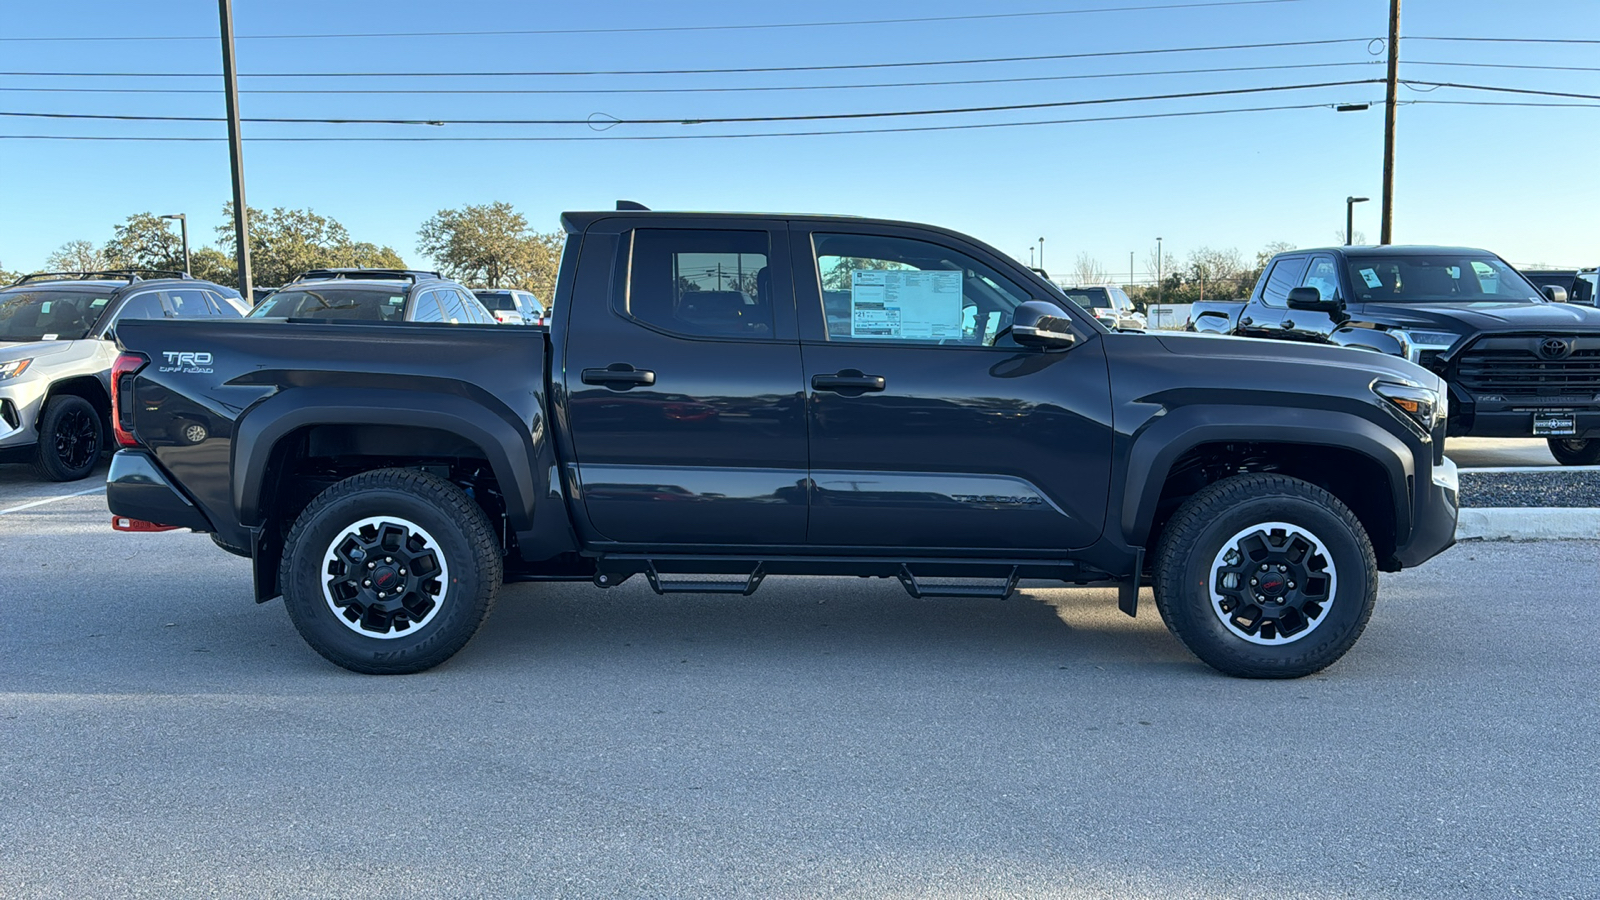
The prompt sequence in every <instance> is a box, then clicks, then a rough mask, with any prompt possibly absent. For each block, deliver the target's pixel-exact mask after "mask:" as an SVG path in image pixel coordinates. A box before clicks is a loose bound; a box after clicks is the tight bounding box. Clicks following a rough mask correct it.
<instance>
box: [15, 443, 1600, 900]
mask: <svg viewBox="0 0 1600 900" xmlns="http://www.w3.org/2000/svg"><path fill="white" fill-rule="evenodd" d="M7 468H10V467H7ZM80 484H85V483H80ZM86 484H87V485H88V489H90V490H92V489H93V487H94V485H93V483H92V482H89V483H86ZM82 489H84V488H79V487H77V486H74V485H66V486H62V485H40V484H37V483H34V482H31V481H29V480H27V479H26V478H23V477H20V476H18V475H16V473H14V472H10V471H0V510H13V509H15V508H16V507H18V506H22V505H24V504H28V503H33V502H35V501H37V500H39V499H42V498H44V497H48V496H53V495H63V494H69V493H71V492H72V491H74V490H82ZM107 519H108V514H107V513H106V511H105V507H104V500H103V498H102V497H101V496H100V495H99V494H97V493H88V494H83V495H80V496H72V497H68V498H67V499H61V500H57V501H54V502H47V503H42V504H39V505H35V506H28V507H27V508H25V509H21V510H19V511H14V512H6V513H5V514H4V515H0V547H3V550H0V773H3V777H0V896H29V897H35V896H41V897H51V896H60V897H81V896H160V897H184V896H275V897H277V896H312V895H326V896H346V897H424V896H426V897H434V896H463V897H465V896H484V897H502V896H547V897H560V896H567V897H596V896H672V897H729V896H777V897H816V896H838V897H880V896H926V897H971V896H990V897H1002V896H1018V897H1030V896H1054V897H1216V896H1229V897H1261V898H1268V897H1270V898H1285V897H1319V898H1320V897H1402V896H1403V897H1462V896H1507V897H1510V896H1527V897H1592V896H1594V895H1595V890H1596V881H1595V875H1594V873H1595V872H1596V871H1600V833H1597V832H1596V830H1595V828H1594V822H1595V821H1597V820H1600V795H1597V794H1596V792H1595V791H1594V790H1593V785H1594V784H1595V783H1596V776H1597V775H1600V766H1597V764H1596V761H1595V759H1596V758H1595V754H1594V752H1593V748H1594V746H1595V743H1596V737H1597V736H1600V710H1597V707H1596V705H1595V703H1594V697H1595V696H1596V693H1597V688H1600V619H1597V617H1595V616H1594V615H1592V610H1591V609H1590V607H1591V606H1592V605H1593V603H1594V602H1595V599H1596V598H1595V593H1594V591H1593V588H1592V586H1593V585H1594V584H1595V582H1596V577H1597V576H1600V543H1596V542H1552V543H1533V544H1510V543H1506V544H1482V543H1478V544H1464V545H1461V546H1458V547H1457V548H1455V549H1454V550H1451V551H1450V552H1449V553H1448V554H1446V555H1445V556H1443V557H1440V558H1439V559H1436V560H1434V561H1433V562H1431V563H1429V564H1428V565H1427V566H1425V567H1423V568H1421V569H1418V570H1414V571H1410V572H1406V573H1402V574H1399V575H1393V576H1385V578H1384V583H1383V587H1382V593H1381V596H1380V602H1379V606H1378V609H1377V612H1376V613H1375V615H1374V617H1373V619H1372V623H1371V626H1370V627H1369V628H1368V630H1367V633H1366V635H1365V637H1364V638H1363V639H1362V640H1361V641H1360V643H1358V644H1357V645H1356V647H1355V649H1354V650H1353V651H1352V652H1351V654H1350V655H1349V656H1347V657H1346V658H1345V659H1344V660H1343V661H1341V662H1340V663H1339V664H1337V665H1335V666H1334V667H1332V668H1330V669H1328V670H1327V671H1325V672H1323V673H1322V674H1320V675H1318V676H1314V677H1312V678H1308V679H1304V680H1300V681H1293V682H1247V681H1238V680H1232V679H1228V678H1224V677H1221V676H1219V675H1217V674H1216V673H1214V672H1212V671H1211V670H1210V669H1208V668H1206V667H1205V666H1204V665H1202V664H1201V663H1199V662H1197V661H1196V660H1194V659H1193V658H1192V657H1190V656H1189V655H1188V653H1187V652H1186V651H1185V650H1184V649H1183V648H1182V647H1181V646H1180V645H1179V644H1178V643H1177V641H1176V640H1175V639H1174V638H1172V637H1171V636H1170V635H1169V634H1168V633H1167V632H1166V630H1165V629H1164V628H1163V627H1162V626H1161V624H1160V622H1159V620H1158V619H1156V618H1155V617H1154V616H1152V615H1150V614H1149V612H1148V606H1147V607H1146V609H1147V612H1146V613H1145V614H1144V615H1142V616H1141V617H1140V618H1138V619H1137V620H1130V619H1127V618H1125V617H1123V616H1121V615H1120V614H1119V613H1117V612H1116V609H1115V601H1114V598H1113V596H1112V595H1111V593H1110V592H1108V591H1098V590H1057V589H1050V590H1031V591H1028V592H1027V593H1026V594H1025V595H1023V596H1022V597H1020V598H1016V599H1013V600H1010V601H1005V602H990V601H963V602H945V601H941V602H930V601H914V600H911V599H909V598H907V597H906V596H905V595H904V593H903V592H901V591H900V589H899V588H898V587H897V586H894V585H893V584H890V583H885V582H878V581H873V582H866V581H858V580H854V579H829V580H813V581H807V580H800V579H773V580H770V581H769V583H768V585H767V586H766V587H764V588H763V589H762V591H761V592H760V593H759V594H757V595H756V596H755V597H753V598H749V599H741V598H727V597H708V596H691V597H675V598H670V599H665V598H659V597H656V596H654V595H652V594H651V593H649V591H648V590H647V589H646V588H645V586H644V585H643V584H640V583H631V584H628V585H626V586H624V587H622V588H620V589H617V590H614V591H610V592H601V591H598V590H596V589H594V588H591V587H588V586H586V585H563V586H533V585H519V586H513V587H511V588H508V589H507V590H506V591H505V592H504V593H503V594H502V598H501V603H500V605H499V606H498V607H497V609H496V611H495V612H494V613H493V614H492V615H491V617H490V620H489V622H488V623H487V624H486V625H485V627H484V630H483V631H482V632H481V633H480V634H479V636H478V638H477V639H476V640H475V641H474V642H473V643H472V644H471V645H469V646H468V648H467V649H466V650H465V651H464V652H462V653H461V654H460V655H458V656H457V657H456V658H455V659H453V660H452V661H451V662H450V663H448V664H446V665H445V666H443V667H441V668H439V669H437V670H434V671H432V672H429V673H425V674H422V675H415V676H409V677H396V678H372V677H362V676H357V675H352V674H350V673H347V672H344V671H343V670H339V669H336V668H334V667H332V666H330V665H328V664H327V663H325V662H324V661H323V660H322V659H321V658H320V657H318V656H316V655H315V654H314V653H313V652H312V651H311V650H309V649H308V648H307V647H306V646H305V645H304V644H303V643H302V642H301V641H300V639H299V637H298V636H297V635H296V634H295V633H294V631H293V629H292V628H291V627H290V624H289V622H288V618H287V616H285V615H284V612H283V610H282V608H281V605H280V604H276V603H274V604H269V605H265V606H257V605H255V604H254V603H252V602H251V599H250V587H249V566H248V563H246V562H245V561H243V560H239V559H235V558H233V557H230V556H226V555H224V554H222V553H221V552H219V551H217V550H215V549H214V548H213V547H212V546H211V544H210V542H209V541H208V540H206V538H204V537H203V536H200V535H194V534H188V533H166V534H151V535H120V534H115V533H112V532H111V531H110V530H109V528H108V526H107ZM1554 582H1560V583H1563V584H1567V585H1578V586H1580V587H1577V588H1571V587H1569V588H1563V589H1559V590H1556V589H1553V588H1552V587H1551V585H1552V583H1554Z"/></svg>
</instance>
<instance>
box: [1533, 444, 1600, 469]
mask: <svg viewBox="0 0 1600 900" xmlns="http://www.w3.org/2000/svg"><path fill="white" fill-rule="evenodd" d="M1545 441H1546V443H1548V444H1549V445H1550V455H1551V456H1554V457H1555V458H1556V462H1558V463H1561V464H1562V465H1563V466H1597V465H1600V440H1596V439H1593V438H1590V439H1589V440H1573V439H1572V438H1546V439H1545Z"/></svg>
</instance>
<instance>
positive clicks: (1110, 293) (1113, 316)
mask: <svg viewBox="0 0 1600 900" xmlns="http://www.w3.org/2000/svg"><path fill="white" fill-rule="evenodd" d="M1062 293H1064V294H1066V295H1067V299H1068V300H1071V301H1072V302H1073V303H1076V304H1078V305H1079V306H1081V307H1083V308H1084V309H1086V310H1088V311H1089V314H1090V315H1092V316H1094V317H1095V318H1097V319H1099V320H1100V324H1102V325H1104V326H1106V327H1107V328H1134V329H1139V330H1141V331H1142V330H1143V329H1144V328H1145V327H1146V325H1147V323H1146V321H1145V317H1144V313H1141V312H1139V311H1138V309H1136V308H1135V307H1134V305H1133V298H1132V297H1129V296H1128V294H1127V292H1126V291H1124V290H1123V289H1122V288H1119V287H1114V286H1111V285H1104V286H1091V287H1075V288H1063V289H1062Z"/></svg>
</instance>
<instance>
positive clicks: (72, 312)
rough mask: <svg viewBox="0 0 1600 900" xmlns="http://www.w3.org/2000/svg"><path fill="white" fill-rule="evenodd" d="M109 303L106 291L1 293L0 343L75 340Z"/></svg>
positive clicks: (91, 324)
mask: <svg viewBox="0 0 1600 900" xmlns="http://www.w3.org/2000/svg"><path fill="white" fill-rule="evenodd" d="M110 303H111V293H110V292H109V291H62V290H54V291H47V290H37V289H33V290H30V289H28V288H20V289H17V290H10V291H0V341H78V340H82V339H83V338H85V337H87V336H88V334H89V329H91V328H93V327H94V323H95V322H96V321H98V320H99V318H100V315H101V313H103V312H105V310H106V306H107V305H109V304H110Z"/></svg>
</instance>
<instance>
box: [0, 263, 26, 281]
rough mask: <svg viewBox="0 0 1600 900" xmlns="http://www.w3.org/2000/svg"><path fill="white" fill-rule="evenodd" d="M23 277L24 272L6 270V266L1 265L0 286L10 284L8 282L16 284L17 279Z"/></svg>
mask: <svg viewBox="0 0 1600 900" xmlns="http://www.w3.org/2000/svg"><path fill="white" fill-rule="evenodd" d="M21 277H22V273H20V272H8V271H6V267H5V266H4V265H0V286H5V285H8V284H15V283H16V281H17V279H19V278H21Z"/></svg>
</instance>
